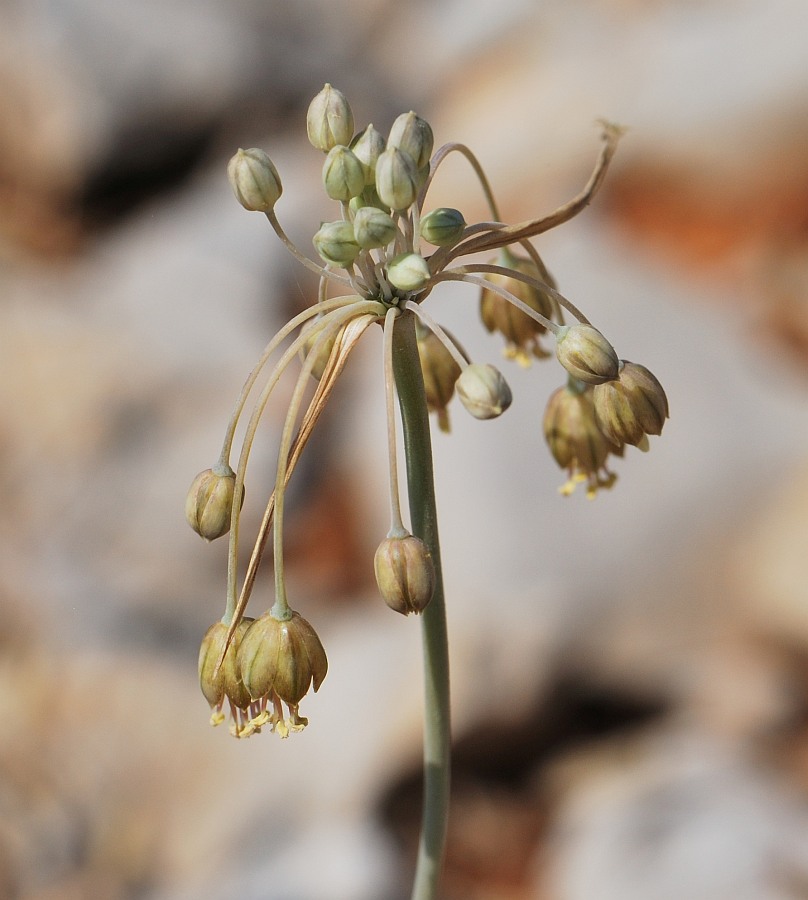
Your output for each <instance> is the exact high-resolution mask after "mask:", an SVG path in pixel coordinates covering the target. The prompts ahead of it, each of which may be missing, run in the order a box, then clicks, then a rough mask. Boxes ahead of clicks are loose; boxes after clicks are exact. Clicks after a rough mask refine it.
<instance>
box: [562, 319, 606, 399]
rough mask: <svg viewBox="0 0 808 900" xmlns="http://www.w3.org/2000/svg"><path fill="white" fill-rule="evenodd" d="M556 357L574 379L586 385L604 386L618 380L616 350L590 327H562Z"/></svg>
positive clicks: (580, 325)
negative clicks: (604, 383)
mask: <svg viewBox="0 0 808 900" xmlns="http://www.w3.org/2000/svg"><path fill="white" fill-rule="evenodd" d="M556 356H557V357H558V361H559V362H560V363H561V365H562V366H564V368H565V369H566V370H567V371H568V372H569V373H570V375H572V377H573V378H577V379H578V380H579V381H583V382H586V384H602V383H603V382H604V381H611V380H612V379H613V378H617V372H618V368H619V365H620V361H619V360H618V358H617V354H616V353H615V352H614V347H612V345H611V344H610V343H609V342H608V341H607V340H606V338H605V337H604V336H603V335H602V334H601V333H600V332H599V331H598V330H597V328H593V327H592V326H591V325H583V324H579V325H570V326H563V327H561V328H559V329H558V332H557V333H556Z"/></svg>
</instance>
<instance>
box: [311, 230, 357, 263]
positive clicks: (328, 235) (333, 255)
mask: <svg viewBox="0 0 808 900" xmlns="http://www.w3.org/2000/svg"><path fill="white" fill-rule="evenodd" d="M312 243H313V244H314V248H315V250H316V251H317V252H318V253H319V254H320V256H321V257H322V258H323V259H324V260H325V261H326V262H327V263H330V264H331V265H334V266H349V265H350V264H351V263H352V262H353V261H354V260H355V259H356V257H357V255H358V254H359V250H360V247H359V244H357V242H356V237H355V236H354V230H353V225H351V223H350V222H342V221H341V222H325V223H324V224H323V225H321V226H320V229H319V231H318V232H317V233H316V234H315V235H314V237H313V238H312Z"/></svg>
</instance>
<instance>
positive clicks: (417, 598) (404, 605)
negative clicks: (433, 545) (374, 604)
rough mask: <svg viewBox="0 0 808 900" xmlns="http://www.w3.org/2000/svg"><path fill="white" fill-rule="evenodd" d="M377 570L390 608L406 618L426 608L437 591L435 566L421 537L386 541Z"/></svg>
mask: <svg viewBox="0 0 808 900" xmlns="http://www.w3.org/2000/svg"><path fill="white" fill-rule="evenodd" d="M373 568H374V569H375V571H376V584H377V585H378V586H379V593H380V594H381V595H382V598H383V600H384V602H385V603H386V604H387V605H388V606H389V607H390V609H392V610H394V611H395V612H399V613H401V614H402V615H403V616H407V615H409V614H410V613H420V612H423V611H424V609H426V607H427V605H428V604H429V601H430V600H431V599H432V594H433V593H434V592H435V564H434V563H433V561H432V554H431V553H430V552H429V548H428V547H427V545H426V544H425V543H424V542H423V541H422V540H421V539H420V538H417V537H415V536H414V535H412V534H408V535H405V536H403V537H389V538H387V539H386V540H383V541H382V542H381V544H379V547H378V549H377V550H376V556H375V557H374V560H373Z"/></svg>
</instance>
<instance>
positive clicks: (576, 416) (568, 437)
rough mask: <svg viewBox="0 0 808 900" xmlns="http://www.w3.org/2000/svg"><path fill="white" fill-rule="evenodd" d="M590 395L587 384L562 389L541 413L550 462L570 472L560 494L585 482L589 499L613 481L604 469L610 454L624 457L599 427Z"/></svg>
mask: <svg viewBox="0 0 808 900" xmlns="http://www.w3.org/2000/svg"><path fill="white" fill-rule="evenodd" d="M592 394H593V389H592V387H591V386H589V385H580V386H578V387H575V386H570V385H567V386H566V387H561V388H559V389H558V390H557V391H554V392H553V393H552V394H551V395H550V399H549V401H548V403H547V410H546V411H545V413H544V438H545V440H546V441H547V445H548V447H549V448H550V452H551V453H552V454H553V459H555V461H556V462H557V463H558V465H559V466H561V468H562V469H566V470H567V472H568V473H569V479H568V481H567V482H566V484H564V485H563V486H562V487H561V489H560V490H561V493H562V494H571V493H572V492H573V490H575V486H576V484H578V483H580V482H582V481H585V482H587V491H586V494H587V497H589V498H590V499H592V498H593V497H594V496H595V494H596V493H597V490H598V488H601V487H606V488H608V487H611V486H612V485H613V484H614V482H615V480H616V476H615V475H614V473H612V472H610V471H609V470H608V469H607V468H606V460H607V458H608V456H609V454H610V453H611V454H614V455H616V456H622V455H623V447H622V445H621V446H615V445H614V444H612V443H611V442H610V441H609V440H608V439H607V438H606V435H605V434H604V433H603V432H602V431H601V429H600V428H599V426H598V422H597V419H596V417H595V407H594V404H593V399H592Z"/></svg>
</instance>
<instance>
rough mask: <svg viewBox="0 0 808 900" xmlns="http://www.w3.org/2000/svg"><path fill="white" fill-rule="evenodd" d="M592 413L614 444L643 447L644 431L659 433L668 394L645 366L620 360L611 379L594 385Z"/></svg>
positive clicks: (663, 421) (665, 415) (663, 419)
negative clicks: (615, 374) (593, 412)
mask: <svg viewBox="0 0 808 900" xmlns="http://www.w3.org/2000/svg"><path fill="white" fill-rule="evenodd" d="M594 402H595V414H596V416H597V419H598V424H599V425H600V428H601V431H603V433H604V434H605V435H606V437H607V438H608V439H609V440H610V441H611V442H612V443H614V444H618V445H619V444H633V445H634V446H635V447H640V448H642V449H645V447H646V445H647V437H646V436H647V435H649V434H662V426H663V425H664V424H665V419H667V418H668V398H667V397H666V396H665V391H664V390H663V388H662V385H661V384H660V383H659V381H658V380H657V379H656V377H655V376H654V375H652V374H651V372H649V371H648V369H646V368H645V366H640V365H637V363H632V362H628V361H626V360H621V362H620V373H619V375H618V376H617V378H616V379H615V380H614V381H608V382H606V384H599V385H597V386H596V387H595V389H594Z"/></svg>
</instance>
